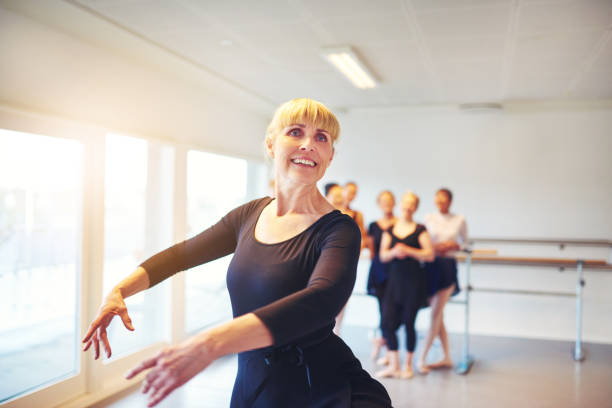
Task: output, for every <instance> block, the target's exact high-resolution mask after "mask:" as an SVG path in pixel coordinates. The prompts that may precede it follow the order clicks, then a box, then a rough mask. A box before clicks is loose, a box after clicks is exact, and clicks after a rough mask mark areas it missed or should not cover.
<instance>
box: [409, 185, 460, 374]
mask: <svg viewBox="0 0 612 408" xmlns="http://www.w3.org/2000/svg"><path fill="white" fill-rule="evenodd" d="M452 201H453V193H451V191H450V190H449V189H447V188H441V189H439V190H438V191H437V192H436V195H435V197H434V203H435V204H436V207H438V212H436V213H431V214H427V215H426V216H425V225H426V227H427V230H428V231H429V233H430V235H431V240H432V242H433V246H434V251H435V253H436V259H435V260H434V261H433V262H430V263H427V265H426V268H427V276H428V278H429V295H430V296H431V298H430V302H429V303H430V306H431V322H430V327H429V330H428V332H427V336H426V337H425V346H424V347H423V354H422V355H421V359H420V362H419V364H418V369H419V371H421V372H422V373H427V372H428V371H429V369H431V368H434V369H435V368H451V367H452V366H453V361H452V359H451V356H450V346H449V343H448V333H447V331H446V326H445V325H444V307H445V306H446V303H447V302H448V300H449V299H450V297H451V296H453V295H456V294H457V293H459V280H458V279H457V260H456V259H455V257H454V256H453V252H454V251H456V250H458V249H461V248H462V247H465V246H467V244H468V236H467V224H466V222H465V217H464V216H463V215H459V214H453V213H451V212H450V206H451V204H452ZM436 337H439V338H440V343H442V350H443V352H444V356H443V357H442V359H441V360H440V361H438V362H435V363H433V364H427V353H429V350H430V348H431V346H432V344H433V341H434V339H435V338H436Z"/></svg>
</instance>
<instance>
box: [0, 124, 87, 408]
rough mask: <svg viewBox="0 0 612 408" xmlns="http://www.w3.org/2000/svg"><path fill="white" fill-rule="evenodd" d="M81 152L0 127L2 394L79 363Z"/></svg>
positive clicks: (74, 369)
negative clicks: (78, 294)
mask: <svg viewBox="0 0 612 408" xmlns="http://www.w3.org/2000/svg"><path fill="white" fill-rule="evenodd" d="M82 155H83V153H82V145H81V143H80V142H78V141H74V140H66V139H60V138H55V137H48V136H40V135H34V134H27V133H21V132H14V131H7V130H0V313H1V314H0V316H1V317H0V367H2V369H1V370H0V402H1V401H4V400H7V399H9V398H12V397H14V396H17V395H19V394H21V393H25V392H28V391H31V390H33V389H35V388H38V387H40V386H42V385H48V384H51V383H54V382H57V381H60V380H61V379H64V378H67V377H70V376H73V375H76V374H77V373H78V371H79V370H78V367H79V360H78V357H77V353H78V350H79V347H78V346H77V344H78V343H79V340H78V336H79V330H78V325H77V322H78V318H79V316H78V307H77V304H78V299H79V297H78V296H77V293H78V282H79V280H78V277H79V276H80V254H81V246H80V239H81V235H80V231H81V195H82V190H81V185H82Z"/></svg>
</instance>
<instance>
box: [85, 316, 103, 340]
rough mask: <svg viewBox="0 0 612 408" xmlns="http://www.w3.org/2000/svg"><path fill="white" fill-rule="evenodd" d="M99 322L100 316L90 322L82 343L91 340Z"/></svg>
mask: <svg viewBox="0 0 612 408" xmlns="http://www.w3.org/2000/svg"><path fill="white" fill-rule="evenodd" d="M101 320H102V316H99V317H97V318H96V319H95V320H94V321H93V322H91V324H90V325H89V328H88V329H87V333H85V336H83V340H82V341H83V343H85V342H88V341H89V340H90V339H91V336H92V335H93V334H94V333H95V331H96V329H97V328H98V326H99V325H100V321H101Z"/></svg>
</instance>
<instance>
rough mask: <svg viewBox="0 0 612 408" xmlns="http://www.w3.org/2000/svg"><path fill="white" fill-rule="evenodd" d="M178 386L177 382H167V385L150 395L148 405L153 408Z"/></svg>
mask: <svg viewBox="0 0 612 408" xmlns="http://www.w3.org/2000/svg"><path fill="white" fill-rule="evenodd" d="M175 388H176V382H175V381H170V382H168V383H166V385H165V386H163V387H162V388H160V389H159V390H157V392H155V393H154V394H152V395H151V396H150V397H149V402H148V403H147V407H149V408H151V407H154V406H155V405H157V404H158V403H159V402H160V401H161V400H163V399H164V398H166V397H167V396H168V394H170V393H171V392H172V391H174V389H175Z"/></svg>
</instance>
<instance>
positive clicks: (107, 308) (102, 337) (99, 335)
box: [83, 289, 134, 360]
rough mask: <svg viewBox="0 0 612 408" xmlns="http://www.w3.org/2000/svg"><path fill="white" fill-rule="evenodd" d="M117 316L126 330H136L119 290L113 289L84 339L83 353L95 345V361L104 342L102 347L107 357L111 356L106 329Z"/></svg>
mask: <svg viewBox="0 0 612 408" xmlns="http://www.w3.org/2000/svg"><path fill="white" fill-rule="evenodd" d="M116 315H118V316H119V317H120V318H121V320H122V321H123V325H124V326H125V328H126V329H128V330H130V331H133V330H134V326H132V320H131V319H130V316H129V315H128V312H127V307H126V306H125V302H124V301H123V296H122V295H121V292H120V291H119V290H118V289H113V290H112V291H111V293H109V295H108V296H107V297H106V299H104V302H103V303H102V305H101V306H100V309H98V315H97V316H96V318H95V319H94V321H93V322H91V324H90V325H89V329H88V330H87V334H85V336H84V337H83V343H85V345H84V346H83V351H87V350H88V349H89V347H91V345H92V343H93V345H94V359H95V360H97V359H98V357H100V341H102V346H103V347H104V350H105V351H106V357H107V358H109V357H110V356H111V347H110V344H109V342H108V336H107V334H106V328H107V327H108V325H109V324H110V322H111V321H112V320H113V317H115V316H116Z"/></svg>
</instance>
